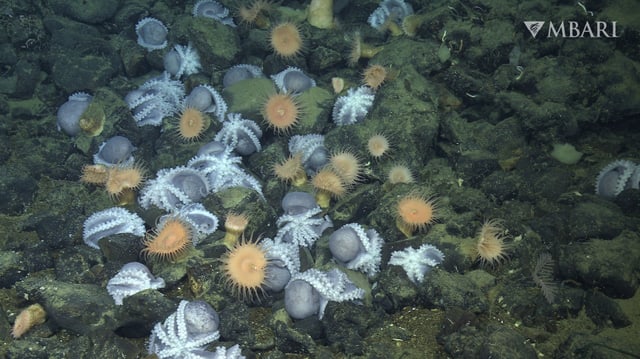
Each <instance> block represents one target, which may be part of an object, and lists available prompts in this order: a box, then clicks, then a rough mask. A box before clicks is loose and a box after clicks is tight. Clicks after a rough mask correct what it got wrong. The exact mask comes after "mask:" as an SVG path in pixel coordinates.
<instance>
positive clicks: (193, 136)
mask: <svg viewBox="0 0 640 359" xmlns="http://www.w3.org/2000/svg"><path fill="white" fill-rule="evenodd" d="M210 124H211V119H210V118H209V116H207V115H206V114H205V113H203V112H202V111H200V110H198V109H197V108H193V107H186V108H184V109H183V110H182V112H181V113H180V117H179V119H178V136H179V137H180V138H181V139H183V140H185V141H197V140H198V139H199V138H200V136H202V134H203V133H204V131H206V130H207V128H209V125H210Z"/></svg>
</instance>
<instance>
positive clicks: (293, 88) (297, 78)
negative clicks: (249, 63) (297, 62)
mask: <svg viewBox="0 0 640 359" xmlns="http://www.w3.org/2000/svg"><path fill="white" fill-rule="evenodd" d="M271 79H273V82H275V84H276V86H277V87H278V89H279V90H280V91H282V92H287V93H293V94H299V93H301V92H304V91H306V90H308V89H310V88H312V87H314V86H316V81H315V80H314V79H312V78H311V77H309V76H307V75H306V74H305V73H304V72H303V71H302V70H300V69H299V68H297V67H287V68H286V69H284V70H282V71H280V72H279V73H277V74H275V75H272V76H271Z"/></svg>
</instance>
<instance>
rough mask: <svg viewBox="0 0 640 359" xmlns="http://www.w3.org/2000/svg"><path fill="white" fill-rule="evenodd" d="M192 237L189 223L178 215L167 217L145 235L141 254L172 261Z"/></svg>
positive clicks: (185, 248)
mask: <svg viewBox="0 0 640 359" xmlns="http://www.w3.org/2000/svg"><path fill="white" fill-rule="evenodd" d="M192 238H193V229H192V228H191V225H189V224H188V223H187V222H185V221H183V220H182V219H180V218H178V217H169V218H168V219H165V220H163V221H161V223H160V224H159V225H158V227H157V228H156V229H155V230H154V232H153V233H151V234H149V235H147V237H145V239H144V240H143V244H144V248H143V249H142V255H144V256H145V257H154V258H158V259H161V260H170V261H174V260H176V259H177V258H178V257H180V256H181V255H182V254H184V253H185V251H186V250H187V249H188V248H189V246H190V245H191V243H192V242H191V240H192Z"/></svg>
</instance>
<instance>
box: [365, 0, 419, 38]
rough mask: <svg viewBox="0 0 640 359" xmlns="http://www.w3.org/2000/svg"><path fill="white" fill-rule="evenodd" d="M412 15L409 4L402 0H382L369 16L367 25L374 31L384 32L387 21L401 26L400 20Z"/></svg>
mask: <svg viewBox="0 0 640 359" xmlns="http://www.w3.org/2000/svg"><path fill="white" fill-rule="evenodd" d="M411 14H413V8H412V7H411V4H408V3H406V2H404V0H383V1H382V2H381V3H380V5H379V6H378V7H377V8H376V9H375V10H374V11H373V12H372V13H371V15H369V18H368V19H367V23H369V25H371V27H373V28H374V29H376V30H380V31H382V30H384V27H385V26H387V22H388V21H393V22H395V23H396V24H397V25H399V26H400V25H402V20H403V19H404V18H405V17H407V16H409V15H411Z"/></svg>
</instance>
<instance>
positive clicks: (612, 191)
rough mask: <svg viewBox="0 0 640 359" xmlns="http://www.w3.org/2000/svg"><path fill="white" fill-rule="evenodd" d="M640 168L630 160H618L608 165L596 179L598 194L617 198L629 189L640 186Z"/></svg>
mask: <svg viewBox="0 0 640 359" xmlns="http://www.w3.org/2000/svg"><path fill="white" fill-rule="evenodd" d="M639 185H640V166H638V165H636V164H635V163H633V162H631V161H628V160H617V161H613V162H611V163H609V164H608V165H606V166H605V167H604V168H602V170H600V173H599V174H598V177H597V178H596V194H597V195H599V196H602V197H604V198H615V197H616V196H617V195H619V194H620V192H622V191H624V190H625V189H627V188H635V189H638V188H639V187H640V186H639Z"/></svg>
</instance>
